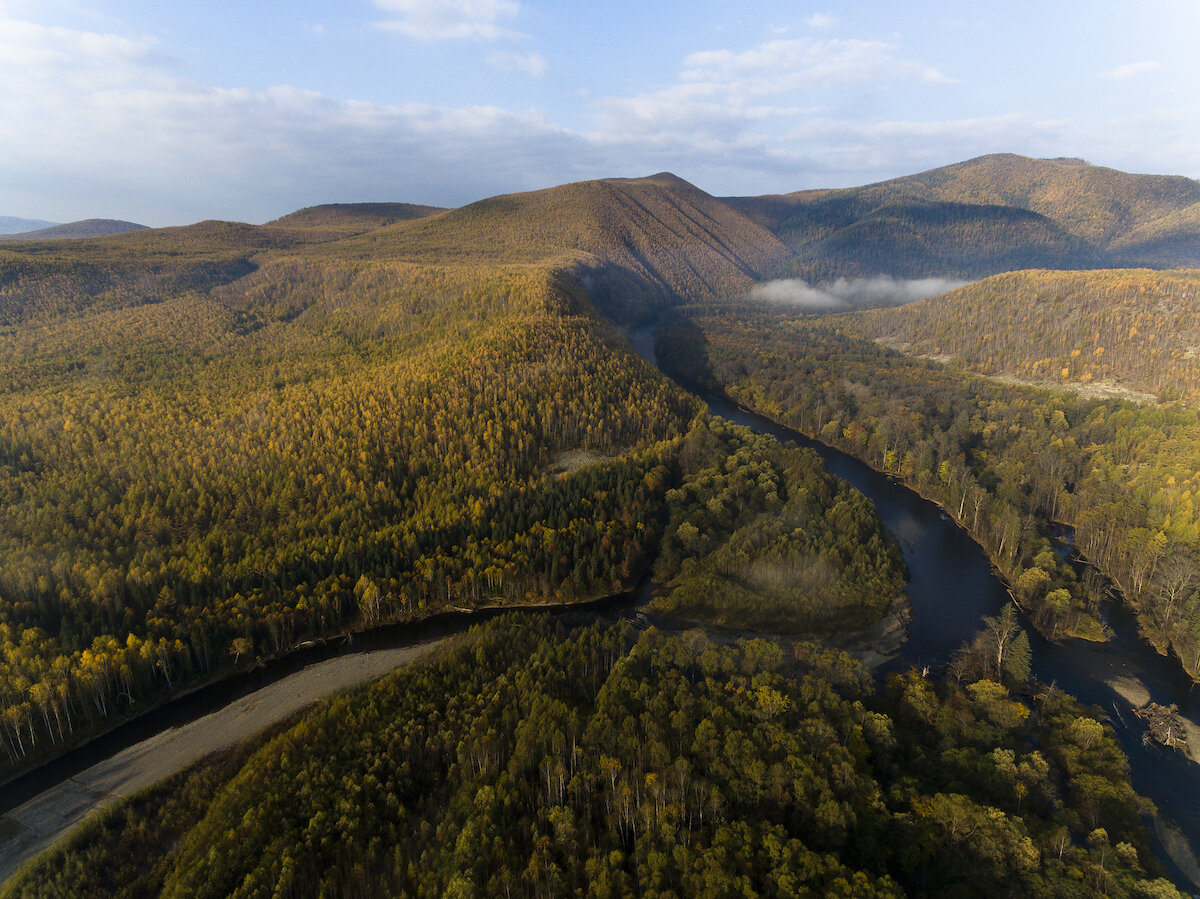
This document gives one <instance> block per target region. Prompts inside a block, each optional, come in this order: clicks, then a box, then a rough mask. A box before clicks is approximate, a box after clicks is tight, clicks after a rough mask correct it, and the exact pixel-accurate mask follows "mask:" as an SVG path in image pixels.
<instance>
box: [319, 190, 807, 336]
mask: <svg viewBox="0 0 1200 899" xmlns="http://www.w3.org/2000/svg"><path fill="white" fill-rule="evenodd" d="M336 250H337V252H338V253H340V254H345V253H358V254H361V255H363V256H372V257H376V256H378V255H379V254H381V253H383V254H388V255H391V254H394V255H397V256H400V257H402V258H405V259H408V260H410V261H414V262H419V261H425V260H438V261H439V262H440V263H455V264H467V265H480V264H492V263H495V262H497V261H499V260H504V261H506V262H522V263H530V262H551V261H552V262H555V263H556V264H559V265H563V266H566V267H568V268H570V269H571V270H573V271H574V272H575V273H576V274H577V275H578V276H579V277H580V278H581V279H583V281H584V283H585V284H586V285H587V287H588V288H589V292H590V294H591V296H592V298H593V300H594V301H596V302H597V303H598V304H600V305H602V306H605V307H606V308H607V309H608V310H609V311H610V312H615V313H617V314H619V315H637V314H638V311H639V309H641V308H643V307H645V306H656V305H662V304H666V303H668V302H674V301H677V300H680V299H698V300H703V299H715V298H718V297H721V296H728V295H731V294H737V293H741V292H744V291H745V290H747V289H748V288H749V287H750V286H751V285H752V284H753V283H754V282H755V281H758V280H763V279H767V278H772V277H780V276H782V275H786V274H789V273H791V271H792V263H793V257H792V254H791V252H790V251H789V250H788V249H787V248H786V247H785V246H783V244H781V243H780V242H779V240H778V239H776V237H775V236H774V235H773V234H771V233H770V232H769V231H767V230H766V229H765V228H763V227H761V226H759V225H757V224H755V223H754V222H752V221H750V220H749V219H747V218H746V217H745V216H743V215H742V214H741V213H739V212H737V211H735V210H733V209H731V208H729V207H728V206H727V205H725V204H724V203H722V202H721V201H719V200H717V199H715V198H714V197H712V196H710V195H709V194H707V193H705V192H704V191H702V190H699V189H697V188H696V187H693V186H692V185H691V184H688V183H687V182H686V181H683V180H682V179H680V178H677V177H675V176H674V175H670V174H666V173H664V174H660V175H655V176H652V177H649V178H638V179H609V180H601V181H583V182H578V183H575V184H566V185H562V186H560V187H552V188H549V189H546V190H539V191H532V192H528V193H520V194H507V195H504V196H498V197H492V198H490V199H487V200H482V201H480V202H478V203H472V204H471V205H469V206H464V207H462V208H461V209H455V210H452V211H450V212H447V213H444V214H442V215H437V216H431V217H427V218H422V219H419V220H416V221H412V222H403V223H399V224H396V225H392V226H390V227H387V228H382V229H378V230H376V231H372V232H370V233H368V234H365V235H363V236H362V237H360V238H358V239H356V240H352V241H347V242H345V243H343V244H339V245H338V246H337V247H336Z"/></svg>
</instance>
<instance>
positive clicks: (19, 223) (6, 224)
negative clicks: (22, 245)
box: [0, 216, 58, 235]
mask: <svg viewBox="0 0 1200 899" xmlns="http://www.w3.org/2000/svg"><path fill="white" fill-rule="evenodd" d="M57 224H58V222H46V221H42V220H41V219H23V218H15V217H13V216H0V235H2V234H22V233H24V232H26V231H36V230H38V229H40V228H52V227H54V226H55V225H57Z"/></svg>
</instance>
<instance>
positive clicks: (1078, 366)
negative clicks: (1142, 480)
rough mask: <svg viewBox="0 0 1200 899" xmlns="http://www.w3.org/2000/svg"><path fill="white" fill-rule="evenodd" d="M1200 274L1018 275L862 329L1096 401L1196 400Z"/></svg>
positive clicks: (883, 313)
mask: <svg viewBox="0 0 1200 899" xmlns="http://www.w3.org/2000/svg"><path fill="white" fill-rule="evenodd" d="M1197 296H1200V273H1198V272H1197V271H1196V270H1195V269H1187V270H1173V271H1149V270H1146V269H1134V270H1110V271H1090V272H1047V271H1029V272H1013V273H1009V274H1004V275H996V276H995V277H992V278H988V279H986V280H983V281H979V282H977V283H975V284H970V285H967V286H966V287H962V288H959V289H958V290H955V291H951V292H950V293H947V294H943V295H942V296H939V297H934V298H932V299H929V300H923V301H921V302H918V303H911V304H909V305H907V306H903V307H897V308H894V309H877V310H872V311H870V312H863V313H861V314H859V315H858V316H857V319H856V321H857V323H858V324H857V325H856V327H861V328H862V330H864V331H865V333H866V334H867V335H868V336H870V337H873V338H875V339H878V340H880V341H882V342H884V343H886V344H888V345H889V346H892V347H895V348H897V349H901V350H903V351H905V352H908V353H911V354H913V355H928V356H935V357H944V356H952V357H954V358H955V359H957V360H958V361H959V362H960V363H962V364H963V365H965V366H967V367H970V368H973V369H975V370H977V371H980V372H982V373H984V374H989V375H1010V376H1013V377H1016V378H1019V379H1021V380H1024V381H1030V382H1034V383H1037V384H1041V385H1044V386H1050V387H1060V388H1067V389H1070V390H1075V391H1077V392H1083V393H1090V394H1096V393H1101V394H1105V393H1107V394H1116V395H1125V396H1129V395H1131V394H1132V395H1133V396H1134V398H1140V399H1144V400H1157V399H1165V400H1172V399H1184V400H1186V401H1187V402H1189V403H1197V402H1200V309H1198V307H1197V303H1196V299H1197Z"/></svg>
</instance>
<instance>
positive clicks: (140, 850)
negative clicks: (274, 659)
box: [0, 614, 1181, 899]
mask: <svg viewBox="0 0 1200 899" xmlns="http://www.w3.org/2000/svg"><path fill="white" fill-rule="evenodd" d="M1100 714H1101V713H1100V712H1099V711H1097V710H1093V709H1087V708H1083V707H1081V706H1079V705H1078V704H1077V703H1075V702H1074V701H1073V700H1071V699H1070V698H1069V697H1067V696H1065V695H1064V694H1062V693H1061V692H1060V691H1057V690H1055V689H1053V688H1047V687H1043V686H1035V685H1020V684H1018V683H1016V681H1014V680H1013V679H1012V678H1009V679H1008V683H1004V682H1001V681H1000V680H995V679H983V680H976V681H962V682H959V681H954V680H944V681H941V682H934V681H930V680H927V679H925V678H923V677H922V676H921V675H919V674H918V673H915V672H914V673H910V674H907V675H894V676H893V677H892V678H891V679H890V680H889V681H888V683H887V685H886V689H884V690H882V691H877V690H876V688H875V686H874V685H873V683H872V681H871V679H870V677H869V676H868V675H867V673H866V672H865V670H864V669H862V668H861V667H860V666H859V665H858V663H857V662H855V661H854V659H853V658H851V657H849V656H847V655H845V654H844V653H841V652H840V651H837V650H830V649H824V648H822V647H821V646H819V645H817V644H813V643H806V642H799V643H789V642H786V641H785V642H783V643H779V642H773V641H767V640H763V639H742V640H738V641H736V642H733V643H719V642H713V641H712V640H710V639H709V638H708V637H706V636H705V635H704V634H703V633H702V632H700V631H684V632H680V633H676V634H668V633H664V632H661V631H657V630H654V629H651V630H649V631H646V632H644V633H641V634H638V633H637V632H636V631H634V630H633V629H632V628H631V627H630V626H629V625H628V624H622V625H616V626H605V625H603V624H602V623H600V622H595V623H592V624H590V625H586V626H584V625H580V626H577V627H575V628H573V629H568V628H566V627H565V626H564V625H563V624H562V623H561V622H560V623H559V624H557V625H552V624H550V623H548V622H547V621H546V620H545V619H542V618H537V617H531V616H528V615H521V614H513V615H510V616H506V617H504V618H502V619H500V620H498V621H496V622H493V623H490V624H487V625H483V626H479V627H476V628H474V629H473V630H472V631H471V632H470V633H469V634H467V635H465V636H463V637H462V638H459V639H458V640H457V641H456V642H455V643H454V645H452V646H451V647H449V648H447V649H446V650H445V651H444V652H442V653H441V654H440V655H439V657H438V658H436V659H434V660H432V661H430V662H428V663H424V662H422V663H417V664H414V665H412V666H410V667H408V668H405V669H402V670H401V671H398V672H396V673H395V674H393V675H391V676H389V677H386V678H384V679H382V680H380V681H377V682H376V683H374V684H372V685H369V686H366V687H363V688H360V689H358V690H356V691H353V692H351V693H349V694H347V695H342V696H339V697H337V698H335V699H333V700H330V701H328V702H326V703H324V704H322V705H321V706H319V707H318V708H316V709H315V710H313V711H312V712H311V713H309V714H307V715H305V716H304V717H303V718H302V719H301V720H300V721H298V722H297V723H295V724H294V725H292V726H290V727H285V728H283V729H282V730H281V731H280V732H278V733H276V734H270V735H265V736H263V737H261V738H259V739H258V740H257V741H256V742H255V744H254V745H250V746H243V747H241V748H239V749H238V750H237V751H236V752H234V753H232V754H231V755H227V756H223V757H218V758H216V759H213V760H212V761H210V762H207V763H202V764H201V765H199V766H197V767H196V768H193V769H191V770H189V771H185V772H183V773H181V774H180V775H177V776H176V777H175V778H174V779H173V780H172V781H170V782H168V783H166V784H163V785H162V786H160V787H156V788H151V789H150V790H149V791H147V792H146V793H144V794H141V795H140V796H138V797H135V798H134V799H133V800H131V801H129V802H127V803H125V804H123V805H121V806H118V807H116V808H114V809H111V810H109V811H108V812H106V813H105V814H104V815H102V816H100V817H98V818H93V819H92V820H91V821H90V822H89V823H88V824H87V825H86V826H84V827H83V828H81V829H80V830H79V831H78V832H76V833H75V834H74V835H73V836H72V837H71V838H69V839H68V840H67V841H66V843H65V844H64V845H62V846H60V847H58V848H56V849H54V850H53V851H52V852H51V853H49V854H47V855H45V856H43V857H41V858H40V859H39V860H38V861H37V862H36V863H35V864H33V865H31V866H29V867H27V868H26V869H25V870H24V871H23V872H22V873H21V874H19V875H18V876H16V877H14V878H13V879H12V880H10V881H9V882H8V884H6V886H5V888H4V890H3V893H2V894H0V895H3V896H4V897H5V899H11V897H25V896H30V897H32V896H38V897H51V896H73V895H79V894H80V891H81V890H89V891H94V892H95V893H97V894H103V895H112V896H122V897H136V896H156V895H163V896H188V897H203V896H245V897H251V896H291V895H326V894H337V895H348V894H357V895H413V896H502V895H517V896H559V895H586V896H597V897H603V896H607V897H617V896H627V895H645V896H659V897H667V896H698V897H701V896H712V897H716V896H731V895H763V896H781V897H782V896H844V897H851V896H854V897H861V896H881V897H882V896H903V895H923V896H961V895H975V896H1011V895H1022V896H1046V897H1069V896H1094V895H1097V894H1104V895H1109V896H1118V897H1121V896H1161V897H1167V896H1179V895H1181V894H1179V893H1178V892H1177V891H1176V890H1175V888H1174V887H1173V886H1172V885H1171V884H1170V882H1169V881H1167V880H1164V879H1162V878H1161V877H1160V876H1159V875H1158V874H1157V872H1156V870H1155V867H1154V863H1153V859H1152V856H1150V855H1149V853H1148V851H1147V848H1146V844H1145V842H1144V832H1143V830H1142V827H1141V823H1140V819H1139V816H1140V815H1141V814H1143V813H1144V812H1145V811H1146V807H1145V803H1144V800H1140V799H1139V798H1138V797H1137V795H1136V794H1135V793H1134V792H1133V791H1132V789H1131V788H1130V786H1129V783H1128V779H1127V775H1126V774H1125V759H1124V756H1123V755H1122V753H1121V751H1120V749H1119V748H1118V747H1117V745H1116V743H1115V742H1114V741H1113V738H1112V736H1111V733H1110V732H1109V731H1107V729H1106V728H1105V726H1104V725H1103V724H1102V723H1101V721H1100V720H1098V716H1099V715H1100Z"/></svg>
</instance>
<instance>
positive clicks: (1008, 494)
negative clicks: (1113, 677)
mask: <svg viewBox="0 0 1200 899" xmlns="http://www.w3.org/2000/svg"><path fill="white" fill-rule="evenodd" d="M878 314H879V313H874V312H867V313H858V314H854V315H850V316H834V317H823V316H806V315H803V314H800V313H795V312H789V311H787V310H781V309H769V308H763V307H762V306H758V307H747V306H741V307H735V306H723V307H720V308H716V307H690V308H687V309H680V310H678V311H677V318H676V320H675V322H674V323H673V325H672V326H671V327H668V328H666V329H664V331H663V333H662V335H661V338H660V342H659V351H660V358H661V359H662V360H663V361H664V364H665V365H666V366H667V367H668V368H671V369H673V370H675V371H677V372H678V373H679V374H680V375H681V376H682V377H683V378H685V379H686V380H689V381H691V382H692V383H695V384H699V385H701V386H703V387H705V388H706V389H708V390H712V391H716V392H722V391H724V392H727V393H728V394H729V395H730V396H731V397H733V398H735V399H736V400H737V401H738V402H741V403H744V404H745V405H747V406H749V407H750V408H753V409H756V410H758V411H761V412H763V413H764V414H766V415H768V416H771V417H773V418H776V419H778V420H780V421H782V422H784V423H786V424H788V425H790V426H792V427H795V428H796V429H797V430H800V431H802V432H804V433H806V434H810V435H812V436H814V437H816V438H818V439H820V440H823V441H825V442H827V443H830V444H833V445H836V446H838V447H840V448H842V449H844V450H846V451H847V452H850V453H851V454H853V455H856V456H858V457H860V458H862V459H864V460H865V461H866V462H867V463H868V464H870V465H872V466H873V467H875V468H877V469H878V470H880V471H883V472H886V473H888V474H891V475H893V476H894V477H897V478H899V479H901V480H902V481H904V482H905V483H907V484H909V485H911V486H913V487H914V488H915V489H916V490H917V491H918V492H920V493H922V494H924V495H926V496H928V497H930V498H932V499H935V500H936V501H937V502H939V503H940V504H941V505H942V506H943V507H944V508H945V509H946V510H947V511H948V512H949V513H950V514H951V515H952V516H954V518H955V519H956V520H957V521H959V522H960V523H961V524H962V525H963V526H964V527H965V528H967V529H968V530H969V531H970V533H971V534H972V536H973V537H974V538H975V539H976V540H977V541H978V542H979V543H980V544H981V545H983V546H984V548H985V549H986V550H987V551H988V553H989V555H990V556H991V558H992V560H993V561H994V563H995V564H996V565H997V567H998V568H999V569H1000V570H1001V572H1003V573H1004V575H1005V576H1006V578H1007V579H1008V580H1009V582H1010V584H1011V585H1012V587H1013V589H1014V592H1015V594H1016V596H1017V597H1018V599H1019V600H1020V601H1021V603H1022V604H1023V605H1024V606H1026V607H1027V608H1028V610H1029V612H1030V614H1031V617H1032V621H1033V622H1034V624H1035V625H1036V626H1037V627H1038V628H1039V629H1040V630H1041V631H1043V633H1045V634H1046V635H1047V636H1048V637H1050V638H1051V639H1056V638H1060V637H1066V636H1075V637H1084V638H1087V639H1103V638H1104V633H1103V626H1102V624H1101V622H1100V621H1099V619H1098V617H1097V615H1096V610H1097V603H1098V601H1099V599H1100V598H1101V596H1102V595H1103V594H1104V592H1105V591H1106V590H1107V589H1108V582H1109V581H1111V582H1112V583H1113V584H1115V585H1116V586H1117V587H1118V588H1119V589H1120V592H1121V593H1122V594H1123V595H1124V596H1125V597H1127V598H1128V599H1129V601H1130V602H1132V603H1133V604H1134V607H1135V608H1136V610H1137V612H1138V617H1139V622H1140V623H1141V626H1142V628H1143V630H1144V632H1145V633H1146V635H1147V636H1148V637H1149V638H1150V639H1151V640H1152V642H1154V643H1155V644H1156V645H1157V646H1158V647H1160V649H1161V650H1163V651H1166V649H1167V648H1168V647H1170V648H1171V649H1173V650H1174V652H1175V653H1176V655H1177V656H1178V658H1179V659H1180V661H1181V662H1182V664H1183V665H1184V666H1185V667H1186V668H1187V669H1188V671H1189V672H1191V673H1192V675H1193V676H1197V675H1200V580H1197V578H1198V573H1197V564H1196V563H1197V558H1198V555H1197V552H1198V548H1200V520H1198V519H1197V515H1196V510H1195V508H1194V494H1195V492H1196V491H1197V490H1198V489H1200V481H1198V480H1197V472H1198V471H1200V418H1198V417H1197V414H1196V412H1195V411H1194V409H1192V408H1190V407H1187V406H1184V405H1181V404H1177V405H1166V406H1153V407H1145V406H1141V405H1137V404H1134V403H1131V402H1129V401H1127V400H1119V399H1102V398H1096V397H1083V396H1079V395H1076V394H1073V393H1064V392H1062V391H1048V390H1041V389H1035V388H1033V387H1029V386H1021V385H1014V384H1008V383H1001V382H997V381H995V380H991V379H988V378H984V377H980V376H977V375H973V374H970V373H969V372H965V371H963V370H961V369H957V368H953V367H947V366H944V365H942V364H940V363H938V362H935V361H932V360H926V359H919V358H914V357H912V356H907V355H901V354H900V353H898V352H896V351H894V350H891V349H888V348H886V347H883V346H880V345H879V344H878V343H876V342H875V341H873V340H870V339H867V338H866V337H865V336H861V335H863V334H864V332H867V331H868V330H869V329H870V328H871V327H872V326H873V323H874V321H875V318H874V317H875V316H877V315H878ZM1061 524H1065V525H1068V526H1070V527H1071V528H1073V530H1074V536H1075V544H1076V546H1077V547H1078V548H1079V550H1080V551H1081V552H1082V553H1083V554H1084V556H1085V557H1086V558H1087V559H1089V560H1090V561H1091V562H1093V563H1094V564H1095V568H1094V569H1089V571H1090V574H1089V575H1088V576H1085V577H1084V578H1083V579H1080V578H1079V577H1077V575H1076V574H1075V573H1074V571H1073V570H1072V568H1071V566H1070V565H1068V564H1066V563H1065V562H1064V560H1063V559H1062V558H1061V557H1060V554H1059V553H1057V552H1056V551H1055V549H1056V546H1055V544H1054V543H1053V541H1052V538H1053V537H1054V536H1055V533H1056V529H1055V526H1056V525H1061Z"/></svg>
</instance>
